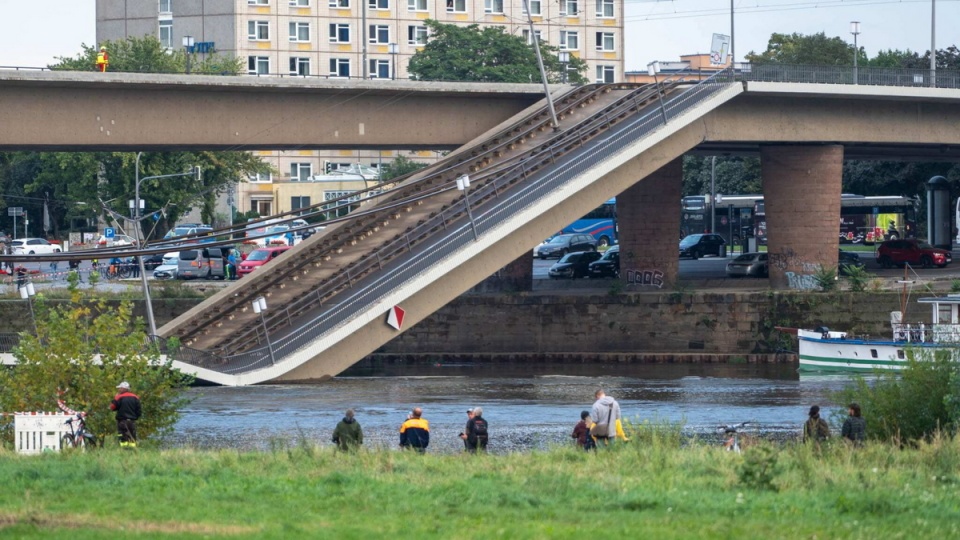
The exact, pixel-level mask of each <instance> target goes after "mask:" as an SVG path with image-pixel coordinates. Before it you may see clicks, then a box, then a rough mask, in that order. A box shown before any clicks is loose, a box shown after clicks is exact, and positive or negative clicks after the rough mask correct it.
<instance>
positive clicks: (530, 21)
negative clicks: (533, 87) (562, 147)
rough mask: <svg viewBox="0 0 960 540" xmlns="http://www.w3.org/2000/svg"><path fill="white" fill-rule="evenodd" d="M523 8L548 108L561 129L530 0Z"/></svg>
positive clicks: (554, 123) (554, 122)
mask: <svg viewBox="0 0 960 540" xmlns="http://www.w3.org/2000/svg"><path fill="white" fill-rule="evenodd" d="M523 9H524V11H526V12H527V25H528V26H529V27H530V38H531V39H532V40H533V50H534V52H536V53H537V66H539V67H540V78H541V79H542V80H543V92H544V93H545V94H546V95H547V108H549V109H550V119H551V120H552V121H553V129H554V131H557V130H559V129H560V122H559V121H558V120H557V111H556V109H554V108H553V96H552V95H550V85H548V84H547V70H546V69H544V67H543V55H542V54H540V40H539V39H537V33H536V31H534V29H533V15H531V14H530V2H529V0H523Z"/></svg>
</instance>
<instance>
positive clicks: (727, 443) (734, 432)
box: [717, 422, 755, 454]
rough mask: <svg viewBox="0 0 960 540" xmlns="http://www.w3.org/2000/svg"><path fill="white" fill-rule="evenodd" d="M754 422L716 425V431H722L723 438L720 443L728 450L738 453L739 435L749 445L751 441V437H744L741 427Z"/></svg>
mask: <svg viewBox="0 0 960 540" xmlns="http://www.w3.org/2000/svg"><path fill="white" fill-rule="evenodd" d="M751 424H755V423H754V422H742V423H740V424H732V425H729V426H723V425H721V426H718V427H717V432H719V433H722V434H723V436H724V438H725V440H724V441H723V443H722V445H723V448H724V449H725V450H726V451H728V452H736V453H738V454H739V453H740V439H741V436H743V438H744V441H743V442H744V443H745V444H746V445H747V446H749V444H750V443H751V442H752V438H749V437H746V436H745V435H744V433H743V428H745V427H747V426H749V425H751Z"/></svg>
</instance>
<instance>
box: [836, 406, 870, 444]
mask: <svg viewBox="0 0 960 540" xmlns="http://www.w3.org/2000/svg"><path fill="white" fill-rule="evenodd" d="M847 414H849V415H850V416H848V417H847V419H846V420H844V421H843V427H842V428H840V434H841V435H842V436H843V438H844V439H846V440H848V441H850V442H852V443H853V444H854V446H861V445H862V444H863V441H865V440H866V439H867V421H866V420H864V419H863V416H861V415H860V405H858V404H856V403H851V404H850V405H848V406H847Z"/></svg>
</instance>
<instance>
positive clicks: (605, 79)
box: [597, 66, 614, 83]
mask: <svg viewBox="0 0 960 540" xmlns="http://www.w3.org/2000/svg"><path fill="white" fill-rule="evenodd" d="M597 82H598V83H612V82H614V80H613V66H597Z"/></svg>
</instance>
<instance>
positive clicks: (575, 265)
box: [548, 251, 600, 279]
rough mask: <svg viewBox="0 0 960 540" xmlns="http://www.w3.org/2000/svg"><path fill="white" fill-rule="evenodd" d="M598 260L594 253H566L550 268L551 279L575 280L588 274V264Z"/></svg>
mask: <svg viewBox="0 0 960 540" xmlns="http://www.w3.org/2000/svg"><path fill="white" fill-rule="evenodd" d="M599 258H600V254H599V253H597V252H596V251H578V252H576V253H568V254H566V255H564V256H563V258H561V259H560V260H559V261H557V263H556V264H554V265H553V266H551V267H550V271H549V272H548V273H549V274H550V278H551V279H562V278H570V279H576V278H579V277H584V276H587V275H589V274H590V270H589V268H590V263H592V262H593V261H596V260H597V259H599Z"/></svg>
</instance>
